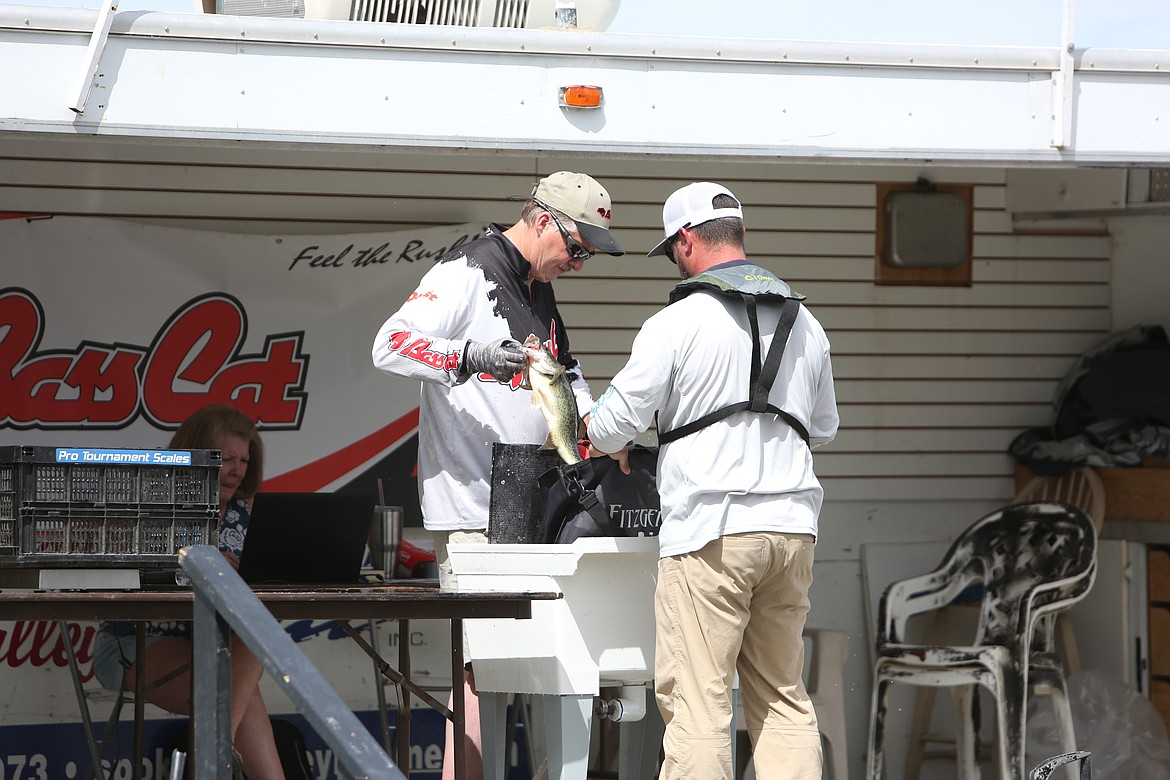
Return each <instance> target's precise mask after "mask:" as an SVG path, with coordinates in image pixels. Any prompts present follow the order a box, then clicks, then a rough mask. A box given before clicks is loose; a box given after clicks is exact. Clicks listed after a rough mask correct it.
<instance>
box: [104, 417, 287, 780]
mask: <svg viewBox="0 0 1170 780" xmlns="http://www.w3.org/2000/svg"><path fill="white" fill-rule="evenodd" d="M169 447H170V448H171V449H178V450H187V449H217V450H220V452H221V453H222V454H223V463H222V466H221V467H220V471H219V516H220V520H219V549H220V551H222V552H223V555H224V557H225V558H227V560H228V562H230V563H231V564H232V566H235V567H237V568H238V567H239V563H240V558H239V556H240V552H241V551H242V550H243V549H244V536H245V534H247V532H248V518H249V504H248V502H249V500H250V499H251V498H252V497H253V496H254V495H256V493H257V492H258V491H259V490H260V483H261V481H262V480H263V477H264V444H263V442H262V441H261V440H260V434H259V432H258V431H257V430H256V424H255V423H254V422H253V421H252V420H250V419H248V417H247V416H245V415H244V414H243V413H242V412H240V411H239V410H237V409H235V408H233V407H231V406H227V405H225V404H212V405H210V406H205V407H204V408H202V409H200V410H199V411H197V412H195V413H194V414H192V415H191V416H190V417H188V418H187V419H186V420H185V421H184V422H183V424H182V425H181V426H179V429H178V430H177V431H175V434H174V436H173V437H171V441H170V445H169ZM179 576H180V577H185V576H186V575H183V574H180V575H179ZM134 628H135V626H134V623H132V622H120V621H119V622H106V623H103V624H102V625H101V627H100V628H99V630H98V633H97V636H96V638H95V640H94V651H93V657H94V674H95V676H96V677H97V678H98V681H99V682H100V683H101V684H102V685H103V686H105V687H106V688H109V689H112V690H117V689H119V688H125V689H127V690H134V684H135V681H136V679H137V676H138V673H139V670H140V667H144V670H145V672H146V680H145V687H146V700H147V701H148V702H150V703H151V704H154V705H156V706H158V707H161V708H162V709H164V710H167V711H168V712H174V713H177V714H180V715H190V714H191V650H192V643H191V623H190V622H189V621H171V622H154V623H147V624H146V658H145V663H144V664H141V665H140V664H139V663H138V662H137V661H138V659H136V658H135V657H134V655H135V647H134V641H135V640H134ZM231 659H232V668H231V681H232V682H231V686H232V691H231V693H232V721H231V734H232V746H233V749H234V750H235V755H236V757H237V758H239V759H240V761H241V762H242V764H243V770H244V772H245V774H246V775H247V776H248V778H249V780H272V779H273V778H275V779H276V780H283V778H284V771H283V770H282V769H281V765H280V755H279V753H278V752H277V749H276V743H275V742H274V740H273V736H272V723H271V721H270V720H269V719H268V710H267V709H266V708H265V706H264V700H263V698H261V695H260V676H261V675H262V674H263V671H264V669H263V667H262V665H261V663H260V660H259V659H258V658H257V657H256V656H255V655H254V654H253V653H252V652H251V651H250V650H249V649H248V648H247V647H246V646H245V645H244V643H243V642H241V641H239V639H238V638H233V640H232V645H231Z"/></svg>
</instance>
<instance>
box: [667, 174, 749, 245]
mask: <svg viewBox="0 0 1170 780" xmlns="http://www.w3.org/2000/svg"><path fill="white" fill-rule="evenodd" d="M718 195H727V196H729V197H732V198H735V202H736V203H738V202H739V198H736V197H735V196H734V195H732V194H731V190H729V189H727V188H726V187H724V186H723V185H722V184H715V183H714V182H710V181H696V182H693V183H691V184H688V185H687V186H685V187H682V188H680V189H677V190H675V191H674V193H673V194H671V196H670V197H669V198H667V199H666V204H665V205H663V207H662V228H663V232H665V234H666V237H665V238H663V239H662V240H661V241H659V242H658V244H657V245H656V246H655V247H654V248H653V249H651V250H650V251H649V252H647V253H646V256H647V257H654V256H655V255H665V254H666V244H667V243H668V242H669V241H670V239H672V238H674V234H675V233H677V232H678V229H679V228H683V227H694V226H695V225H701V224H703V223H704V222H710V221H711V220H713V219H723V218H724V217H738V218H739V219H743V209H742V208H726V209H717V208H715V207H714V206H713V205H712V203H713V202H714V201H715V198H716V196H718Z"/></svg>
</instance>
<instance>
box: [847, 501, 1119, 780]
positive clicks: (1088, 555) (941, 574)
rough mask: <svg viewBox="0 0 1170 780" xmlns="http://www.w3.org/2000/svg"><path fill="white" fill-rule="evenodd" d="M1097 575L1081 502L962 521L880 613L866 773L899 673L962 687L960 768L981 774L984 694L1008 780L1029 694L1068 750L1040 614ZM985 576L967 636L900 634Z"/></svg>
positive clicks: (1061, 696)
mask: <svg viewBox="0 0 1170 780" xmlns="http://www.w3.org/2000/svg"><path fill="white" fill-rule="evenodd" d="M1095 575H1096V531H1095V529H1094V527H1093V523H1092V520H1091V519H1090V518H1089V516H1088V515H1087V514H1086V513H1085V512H1084V511H1083V510H1081V509H1079V508H1077V507H1074V506H1071V505H1068V504H1062V503H1056V502H1038V503H1025V504H1016V505H1012V506H1008V507H1005V508H1003V509H1001V510H999V511H996V512H992V513H991V514H989V515H987V516H986V517H984V518H983V519H981V520H979V521H978V522H977V523H975V524H974V525H973V526H971V528H969V529H967V530H966V531H965V532H964V533H963V534H962V535H961V536H960V537H959V539H957V540H956V541H955V543H954V544H953V545H952V546H951V549H950V550H949V551H948V553H947V555H946V557H945V558H944V560H943V562H942V564H941V565H940V566H939V568H937V569H936V570H935V571H933V572H930V573H928V574H924V575H922V576H919V577H913V578H911V579H907V580H902V581H900V582H896V583H894V584H892V585H890V586H889V587H888V588H887V589H886V592H885V594H884V595H883V596H882V600H881V604H880V606H879V610H878V614H879V617H878V627H877V628H878V640H877V662H876V663H875V664H874V684H873V700H872V708H871V714H870V731H869V750H868V759H869V772H868V775H867V776H868V777H869V778H870V780H880V778H881V774H882V766H883V758H884V757H883V750H884V739H885V730H886V729H885V718H886V698H887V695H888V692H889V687H890V685H892V684H893V683H895V682H899V683H905V684H910V685H920V686H932V687H951V688H955V689H956V691H957V698H958V704H959V706H958V709H957V717H956V731H957V734H956V743H957V754H958V758H959V773H958V774H959V777H960V778H974V777H978V776H979V770H978V761H977V754H976V748H977V745H978V741H977V736H978V735H977V734H976V718H975V706H974V705H975V697H976V696H977V695H978V688H979V687H982V688H986V689H987V690H988V691H989V692H990V693H991V698H992V701H993V704H994V716H995V723H996V730H997V734H998V739H997V750H996V753H997V759H998V762H997V763H998V764H999V769H1000V777H1001V778H1002V779H1003V780H1024V747H1025V745H1024V737H1025V728H1024V717H1025V713H1026V702H1027V697H1028V695H1029V692H1031V691H1033V690H1036V691H1037V692H1043V693H1047V694H1049V695H1050V696H1051V697H1052V701H1053V705H1054V707H1055V709H1056V714H1057V723H1058V726H1059V727H1060V730H1061V735H1062V737H1063V739H1064V742H1065V743H1066V745H1067V746H1068V747H1066V749H1067V750H1069V751H1071V750H1073V747H1072V743H1073V739H1074V737H1073V733H1072V714H1071V711H1070V709H1069V705H1068V697H1067V695H1066V694H1065V684H1064V674H1063V670H1062V668H1061V663H1060V659H1059V657H1058V656H1056V654H1055V652H1054V643H1053V631H1052V626H1053V621H1052V620H1051V619H1046V618H1047V617H1048V616H1050V615H1054V614H1055V613H1056V612H1058V611H1060V610H1062V609H1066V608H1067V607H1069V606H1070V605H1072V604H1073V603H1075V602H1077V601H1079V600H1080V599H1082V598H1084V597H1085V595H1087V594H1088V592H1089V589H1090V588H1091V587H1092V584H1093V579H1094V577H1095ZM976 583H979V584H982V585H983V597H982V601H981V605H980V617H979V626H978V629H977V632H976V636H975V638H974V640H973V642H972V643H971V644H970V645H964V646H939V645H913V644H908V643H906V642H905V636H906V624H907V621H908V620H909V619H910V617H912V616H913V615H916V614H921V613H924V612H929V611H932V610H937V609H941V608H944V607H946V606H947V605H949V604H950V603H951V602H952V601H954V599H955V597H956V596H957V595H958V594H959V593H961V592H962V591H963V590H965V589H966V588H967V587H968V586H970V585H973V584H976Z"/></svg>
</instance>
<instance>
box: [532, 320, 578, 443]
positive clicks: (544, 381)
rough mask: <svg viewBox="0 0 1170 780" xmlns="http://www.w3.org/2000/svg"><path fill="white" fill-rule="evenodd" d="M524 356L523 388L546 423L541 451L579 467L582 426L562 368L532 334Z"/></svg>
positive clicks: (571, 391)
mask: <svg viewBox="0 0 1170 780" xmlns="http://www.w3.org/2000/svg"><path fill="white" fill-rule="evenodd" d="M524 355H525V357H526V359H527V362H526V364H525V366H524V386H525V387H528V388H531V390H532V403H533V405H534V406H539V407H540V411H541V414H543V415H544V421H545V422H546V423H548V438H547V439H546V440H545V442H544V444H543V445H541V449H555V450H556V451H557V454H559V455H560V456H561V459H562V460H564V461H565V463H579V462H580V461H581V459H582V458H581V454H580V452H579V451H578V449H577V442H578V441H580V439H581V429H582V427H583V426H582V423H581V418H580V417H579V416H578V414H577V399H576V398H574V397H573V388H572V386H570V384H569V378H568V377H567V376H565V367H564V366H563V365H561V364H560V363H558V362H557V359H556V358H555V357H553V354H552V352H550V351H549V350H548V347H546V346H545V345H544V344H543V343H542V342H541V340H540V338H539V337H538V336H536V335H534V334H529V335H528V338H527V339H525V340H524Z"/></svg>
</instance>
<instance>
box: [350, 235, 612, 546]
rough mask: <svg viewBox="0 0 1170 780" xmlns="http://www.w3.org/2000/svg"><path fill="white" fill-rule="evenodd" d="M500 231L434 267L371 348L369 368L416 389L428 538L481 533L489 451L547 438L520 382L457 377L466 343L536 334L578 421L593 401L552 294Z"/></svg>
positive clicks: (487, 495) (422, 498)
mask: <svg viewBox="0 0 1170 780" xmlns="http://www.w3.org/2000/svg"><path fill="white" fill-rule="evenodd" d="M503 232H504V228H503V227H502V226H500V225H495V224H493V225H492V226H491V227H490V228H489V230H488V232H487V234H486V235H485V236H484V237H483V238H481V239H479V240H476V241H473V242H471V243H469V244H466V245H464V246H461V247H458V248H457V249H454V250H452V251H451V252H449V253H448V254H446V255H444V256H443V257H442V258H440V259H439V261H438V262H437V263H436V264H435V266H434V267H433V268H432V269H431V270H430V271H428V272H427V274H426V276H424V277H423V278H422V280H421V281H420V282H419V285H418V287H417V288H416V289H415V291H414V292H413V293H411V295H410V297H408V298H407V299H406V303H404V304H403V305H402V307H401V308H400V309H399V310H398V311H397V312H395V313H394V314H393V315H392V316H391V317H390V319H388V320H386V322H385V324H383V325H382V328H381V330H379V331H378V336H377V338H376V339H375V340H374V348H373V359H374V365H375V366H376V367H377V368H379V369H380V370H382V371H385V372H386V373H388V374H394V375H395V376H401V377H410V378H414V379H421V380H422V383H423V384H422V393H421V400H420V407H419V408H420V411H419V444H418V475H419V499H420V503H421V505H422V512H423V524H424V525H425V527H426V528H428V529H430V530H454V529H483V528H486V527H487V520H488V506H489V498H490V488H491V485H490V480H491V469H492V443H493V442H504V443H507V444H541V443H543V442H544V440H545V438H546V437H547V436H548V425H547V424H546V423H545V421H544V417H543V416H542V415H541V413H540V410H539V409H538V408H537V407H536V406H533V405H532V393H531V391H529V390H525V389H521V388H520V376H519V375H517V376H516V377H515V378H513V380H512V382H511V383H510V384H501V383H499V382H496V381H495V380H494V379H492V378H491V377H488V376H472V377H461V376H460V374H459V363H460V361H461V360H462V358H463V349H464V345H465V344H466V343H467V341H468V340H472V341H478V342H485V343H488V342H492V341H495V340H497V339H500V338H503V337H511V338H514V339H516V340H517V341H519V342H523V341H524V339H525V338H526V337H527V336H528V334H530V333H535V334H536V335H537V336H539V337H540V338H541V340H543V341H544V342H545V343H546V344H548V346H549V349H550V350H551V351H552V353H553V354H554V355H555V356H556V357H557V359H558V361H559V362H560V363H562V364H563V365H564V366H565V367H566V371H567V372H568V376H569V378H570V381H571V383H572V386H573V393H574V396H575V397H576V401H577V407H578V410H579V413H580V412H583V411H586V410H588V409H589V405H590V403H591V402H592V399H591V397H590V393H589V386H588V385H587V384H586V383H585V380H584V377H583V376H582V373H581V369H580V366H579V364H578V363H577V361H576V360H575V359H573V357H572V355H571V353H570V351H569V340H568V337H567V336H566V335H565V332H564V323H563V322H562V321H561V316H560V313H559V312H558V311H557V304H556V298H555V297H554V295H553V289H552V285H551V284H548V283H545V282H533V283H532V284H531V286H530V285H529V283H528V272H529V268H530V265H529V263H528V261H527V260H525V259H524V256H523V255H521V254H520V252H519V250H517V249H516V247H515V246H514V245H513V244H512V242H510V241H509V240H508V239H507V238H505V237H504V236H503V235H502V234H503Z"/></svg>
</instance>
